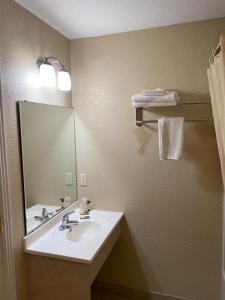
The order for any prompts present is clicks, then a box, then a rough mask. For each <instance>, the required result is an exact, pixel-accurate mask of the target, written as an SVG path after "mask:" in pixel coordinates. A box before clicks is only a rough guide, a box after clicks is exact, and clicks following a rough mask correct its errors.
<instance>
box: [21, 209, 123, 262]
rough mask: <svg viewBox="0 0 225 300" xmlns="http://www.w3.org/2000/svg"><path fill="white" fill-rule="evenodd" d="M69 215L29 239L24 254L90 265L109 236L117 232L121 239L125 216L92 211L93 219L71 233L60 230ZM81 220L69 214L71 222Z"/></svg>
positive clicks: (48, 224)
mask: <svg viewBox="0 0 225 300" xmlns="http://www.w3.org/2000/svg"><path fill="white" fill-rule="evenodd" d="M66 212H68V211H65V212H62V213H61V214H60V215H57V216H56V217H53V218H52V220H51V221H49V222H47V223H46V224H45V225H43V226H42V227H40V229H39V230H38V229H37V230H35V231H34V232H33V233H31V234H30V235H28V236H26V237H25V238H24V247H25V252H27V253H33V254H37V255H44V256H50V257H54V258H59V259H60V258H61V259H67V260H73V261H79V262H84V263H88V264H91V263H92V262H93V260H94V259H95V257H96V256H97V254H98V253H99V251H100V249H102V247H103V245H104V244H105V243H106V241H107V240H108V239H109V237H110V236H113V234H114V233H115V234H116V235H117V238H118V235H119V231H120V229H118V228H120V221H121V219H122V216H123V213H121V212H112V211H103V210H92V211H91V212H90V219H85V220H79V224H78V225H73V226H72V227H71V230H70V229H65V230H63V231H61V230H60V229H59V228H60V225H61V224H62V216H63V214H65V213H66ZM78 218H79V211H76V212H75V213H73V214H71V215H70V220H77V219H78ZM117 229H118V230H117ZM109 240H110V239H109Z"/></svg>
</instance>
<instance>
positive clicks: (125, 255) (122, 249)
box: [97, 219, 161, 291]
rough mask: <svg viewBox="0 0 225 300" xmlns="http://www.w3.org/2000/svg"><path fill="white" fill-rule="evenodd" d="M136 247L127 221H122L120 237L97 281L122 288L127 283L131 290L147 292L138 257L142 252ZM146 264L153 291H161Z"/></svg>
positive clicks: (147, 286)
mask: <svg viewBox="0 0 225 300" xmlns="http://www.w3.org/2000/svg"><path fill="white" fill-rule="evenodd" d="M137 247H139V246H138V242H137V241H136V239H135V237H134V236H132V235H131V231H130V230H129V225H128V223H127V221H126V220H125V219H123V223H122V233H121V237H120V239H119V241H118V242H117V244H116V245H115V247H114V249H113V251H112V252H111V254H110V256H109V257H108V259H107V260H106V262H105V264H104V267H103V269H102V270H101V271H100V273H99V275H98V277H97V280H99V281H102V282H103V281H104V282H109V283H112V284H118V285H124V286H127V285H128V282H129V286H130V287H132V288H137V289H141V290H143V291H148V290H149V284H147V281H146V278H145V274H144V268H143V266H142V265H141V263H140V261H141V260H140V257H139V256H140V255H142V251H141V249H140V248H139V249H137ZM138 253H139V254H138ZM118 261H120V262H121V268H120V269H118V268H115V267H114V266H118ZM131 262H132V264H131ZM146 264H148V260H145V266H144V267H145V269H146V268H148V276H149V277H150V278H151V279H152V285H153V286H154V289H156V290H161V289H160V285H159V282H158V281H157V279H156V276H155V275H154V273H153V272H152V270H151V266H150V265H149V264H148V265H147V266H146ZM128 274H129V277H128ZM149 274H150V275H149Z"/></svg>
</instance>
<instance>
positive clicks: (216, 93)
mask: <svg viewBox="0 0 225 300" xmlns="http://www.w3.org/2000/svg"><path fill="white" fill-rule="evenodd" d="M209 61H210V66H209V68H208V70H207V74H208V81H209V90H210V96H211V100H212V109H213V116H214V123H215V130H216V139H217V145H218V150H219V156H220V164H221V170H222V177H223V185H224V187H225V33H224V34H223V35H222V36H221V38H220V43H219V45H218V46H217V47H216V49H215V50H214V51H213V53H212V56H211V57H210V60H209Z"/></svg>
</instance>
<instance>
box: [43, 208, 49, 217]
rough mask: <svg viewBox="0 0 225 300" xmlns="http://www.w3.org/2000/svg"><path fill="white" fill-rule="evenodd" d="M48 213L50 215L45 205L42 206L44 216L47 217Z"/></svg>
mask: <svg viewBox="0 0 225 300" xmlns="http://www.w3.org/2000/svg"><path fill="white" fill-rule="evenodd" d="M47 215H48V212H47V209H46V208H45V207H44V208H42V216H43V217H47Z"/></svg>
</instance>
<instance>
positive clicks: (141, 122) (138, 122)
mask: <svg viewBox="0 0 225 300" xmlns="http://www.w3.org/2000/svg"><path fill="white" fill-rule="evenodd" d="M186 104H187V105H189V104H190V105H192V104H208V105H209V104H211V102H206V101H205V102H203V101H201V102H193V101H192V102H191V101H183V102H180V103H179V105H186ZM158 108H163V107H158ZM164 108H165V107H164ZM167 108H168V106H167ZM184 120H185V122H202V121H203V122H205V121H206V122H209V121H213V118H200V119H195V118H185V119H184ZM147 123H158V120H157V119H153V120H143V108H136V125H137V126H139V127H141V126H143V125H144V124H147Z"/></svg>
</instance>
